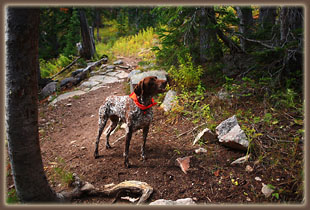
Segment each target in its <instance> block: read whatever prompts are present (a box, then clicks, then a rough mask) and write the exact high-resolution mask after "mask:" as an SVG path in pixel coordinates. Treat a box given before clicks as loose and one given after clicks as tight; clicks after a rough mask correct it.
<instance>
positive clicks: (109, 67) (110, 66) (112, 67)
mask: <svg viewBox="0 0 310 210" xmlns="http://www.w3.org/2000/svg"><path fill="white" fill-rule="evenodd" d="M107 69H115V66H114V65H108V66H107Z"/></svg>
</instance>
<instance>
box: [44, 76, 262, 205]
mask: <svg viewBox="0 0 310 210" xmlns="http://www.w3.org/2000/svg"><path fill="white" fill-rule="evenodd" d="M125 87H126V82H120V83H113V84H111V85H109V86H106V87H103V88H100V89H98V90H95V91H91V92H89V93H87V94H84V95H82V96H79V97H73V98H71V99H66V100H63V101H60V102H58V103H57V106H56V107H52V106H48V105H47V104H42V105H40V108H39V130H40V141H41V150H42V157H43V161H44V165H45V168H46V171H47V174H48V175H49V179H50V183H52V187H53V188H55V189H56V191H58V190H62V189H65V188H66V186H65V185H64V184H61V183H58V182H57V181H55V180H53V178H52V176H51V174H52V171H53V167H55V162H56V163H58V164H59V160H60V159H62V160H63V162H64V163H63V165H65V168H66V170H68V171H70V172H74V173H76V174H78V175H79V176H80V177H81V178H82V179H83V180H85V181H88V182H90V183H92V184H93V185H94V186H96V187H98V188H103V186H104V185H106V184H110V183H114V184H118V183H119V182H122V181H124V180H138V181H143V182H146V183H148V184H149V185H151V186H152V187H153V188H154V193H153V194H152V196H151V198H150V199H149V202H151V201H154V200H157V199H161V198H163V199H170V200H176V199H180V198H187V197H190V198H193V199H194V200H195V201H196V202H197V203H219V202H221V203H223V202H224V203H247V202H262V201H265V200H266V199H265V198H264V196H261V195H257V194H260V189H261V183H260V182H257V181H255V179H254V177H256V176H260V177H261V178H262V179H264V177H263V176H262V169H261V168H259V167H256V168H255V172H253V173H247V172H245V165H243V164H242V165H239V166H231V165H230V163H231V161H232V160H235V159H237V158H239V157H241V156H244V153H241V152H238V151H234V150H230V149H228V148H225V147H223V146H220V145H219V144H218V143H208V144H206V145H204V146H203V147H204V148H206V149H207V150H208V152H207V153H203V154H195V153H194V150H195V149H196V148H199V145H196V146H192V141H193V140H194V138H195V135H196V133H189V134H188V135H185V136H182V137H180V138H177V136H178V135H179V134H180V133H183V132H185V131H187V130H190V129H192V128H193V127H195V126H196V125H194V124H193V123H192V122H190V121H189V120H187V119H186V118H180V119H179V120H178V121H177V122H174V123H169V120H168V118H167V116H166V115H165V114H164V113H163V110H162V109H160V108H159V107H158V106H156V107H155V108H153V110H154V119H153V123H152V125H151V129H150V132H149V135H148V140H147V143H146V155H147V160H146V161H145V162H143V161H142V160H140V147H141V144H142V132H141V131H139V132H136V133H135V134H134V135H133V137H132V141H131V145H130V150H129V161H130V163H131V164H132V165H133V166H132V167H131V168H129V169H128V168H125V167H124V164H123V163H124V159H123V150H124V140H121V141H119V142H117V143H116V144H115V145H113V146H112V147H113V148H112V149H109V150H107V149H105V146H104V140H105V136H104V135H103V136H102V137H101V142H100V145H99V154H100V155H103V157H102V158H99V159H95V158H94V157H93V153H94V147H95V139H96V136H97V129H98V128H97V124H98V109H99V107H100V105H101V104H102V103H103V102H104V100H105V98H106V97H108V96H109V95H124V94H125ZM124 134H125V131H124V130H123V129H119V130H118V131H117V132H115V134H114V135H112V136H111V137H110V142H111V143H112V142H114V141H115V140H116V139H118V138H119V137H121V136H123V135H124ZM188 155H192V156H193V157H192V159H191V163H190V166H191V167H190V169H189V171H188V173H187V174H184V173H183V172H182V171H181V170H180V168H179V167H178V166H177V164H176V161H175V160H176V158H178V157H185V156H188ZM57 161H58V162H57ZM252 167H254V166H253V165H252ZM232 178H234V179H236V180H238V183H239V184H238V185H235V184H232V182H231V179H232ZM112 200H113V198H98V197H88V198H83V199H79V200H76V201H75V202H77V203H106V204H110V203H111V202H112Z"/></svg>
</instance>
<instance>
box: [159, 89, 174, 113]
mask: <svg viewBox="0 0 310 210" xmlns="http://www.w3.org/2000/svg"><path fill="white" fill-rule="evenodd" d="M176 95H177V93H176V92H175V91H173V90H169V91H168V92H167V94H166V96H165V99H164V101H163V103H162V104H161V105H160V107H162V108H163V109H164V110H165V112H168V111H169V110H170V109H171V108H172V107H173V105H174V104H175V101H174V100H175V98H176Z"/></svg>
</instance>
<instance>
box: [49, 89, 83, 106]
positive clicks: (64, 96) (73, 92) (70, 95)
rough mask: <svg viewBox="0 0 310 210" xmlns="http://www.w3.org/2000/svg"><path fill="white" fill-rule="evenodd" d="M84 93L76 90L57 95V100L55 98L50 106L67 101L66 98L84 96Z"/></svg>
mask: <svg viewBox="0 0 310 210" xmlns="http://www.w3.org/2000/svg"><path fill="white" fill-rule="evenodd" d="M85 93H86V92H85V91H82V90H76V91H72V92H67V93H64V94H61V95H59V96H58V97H57V98H55V99H54V100H53V101H52V102H51V103H50V105H55V104H56V103H57V102H59V101H62V100H64V99H67V98H71V97H73V96H79V95H83V94H85Z"/></svg>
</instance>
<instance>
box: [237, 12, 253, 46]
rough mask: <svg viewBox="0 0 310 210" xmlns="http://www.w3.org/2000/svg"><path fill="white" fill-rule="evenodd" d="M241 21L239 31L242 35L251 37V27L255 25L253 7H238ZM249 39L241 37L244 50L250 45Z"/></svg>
mask: <svg viewBox="0 0 310 210" xmlns="http://www.w3.org/2000/svg"><path fill="white" fill-rule="evenodd" d="M236 11H237V14H238V18H239V20H240V22H239V31H240V33H241V35H242V36H244V37H246V38H249V35H250V33H251V27H252V26H253V16H252V8H251V7H239V6H237V7H236ZM247 44H248V43H247V41H246V40H245V39H243V38H240V45H241V49H242V50H243V51H247V48H248V45H247Z"/></svg>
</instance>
